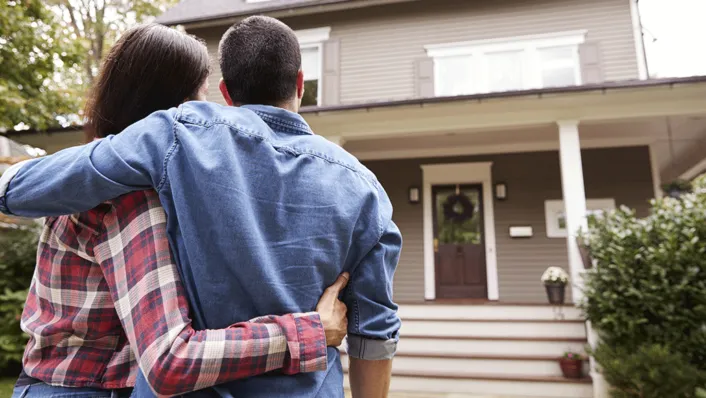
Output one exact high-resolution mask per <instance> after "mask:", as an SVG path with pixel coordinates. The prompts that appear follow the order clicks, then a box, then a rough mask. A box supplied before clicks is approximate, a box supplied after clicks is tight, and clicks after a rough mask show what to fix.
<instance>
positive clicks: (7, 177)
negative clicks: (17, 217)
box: [0, 159, 32, 214]
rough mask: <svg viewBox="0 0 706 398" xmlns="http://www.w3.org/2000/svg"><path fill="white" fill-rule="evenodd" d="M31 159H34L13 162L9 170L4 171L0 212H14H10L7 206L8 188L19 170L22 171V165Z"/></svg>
mask: <svg viewBox="0 0 706 398" xmlns="http://www.w3.org/2000/svg"><path fill="white" fill-rule="evenodd" d="M30 160H32V159H27V160H23V161H21V162H19V163H15V164H13V165H12V166H10V167H9V168H8V169H7V170H5V172H4V173H2V176H0V212H2V213H5V214H12V213H10V209H8V208H7V196H6V194H7V188H8V187H9V186H10V182H11V181H12V179H13V178H14V177H15V175H16V174H17V172H18V171H20V169H21V168H22V166H24V164H25V163H27V162H29V161H30Z"/></svg>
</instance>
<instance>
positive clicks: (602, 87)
mask: <svg viewBox="0 0 706 398" xmlns="http://www.w3.org/2000/svg"><path fill="white" fill-rule="evenodd" d="M694 83H706V75H704V76H690V77H677V78H664V79H646V80H627V81H616V82H607V83H597V84H585V85H581V86H568V87H554V88H540V89H533V90H518V91H505V92H499V93H484V94H472V95H457V96H454V97H429V98H415V99H408V100H395V101H381V102H367V103H362V104H346V105H329V106H308V107H304V108H302V109H301V110H300V111H299V113H301V114H318V113H322V112H335V111H348V110H356V109H366V110H371V109H378V108H389V107H397V106H405V105H419V106H424V105H426V104H440V103H447V102H461V101H483V100H490V99H502V98H516V97H528V96H533V95H534V96H537V97H538V98H541V97H542V96H544V95H550V94H568V93H583V92H591V91H602V92H607V91H612V90H620V89H631V88H645V87H660V86H669V87H670V88H671V87H673V86H675V85H680V84H694Z"/></svg>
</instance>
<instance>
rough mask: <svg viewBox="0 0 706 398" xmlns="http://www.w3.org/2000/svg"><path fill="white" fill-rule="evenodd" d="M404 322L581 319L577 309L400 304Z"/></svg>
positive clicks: (400, 314) (399, 311) (401, 316)
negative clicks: (419, 320)
mask: <svg viewBox="0 0 706 398" xmlns="http://www.w3.org/2000/svg"><path fill="white" fill-rule="evenodd" d="M398 314H399V316H400V318H402V319H403V320H406V319H408V320H413V319H459V320H473V319H498V320H583V317H582V316H581V310H580V309H578V308H576V307H550V306H504V305H401V306H400V308H399V310H398Z"/></svg>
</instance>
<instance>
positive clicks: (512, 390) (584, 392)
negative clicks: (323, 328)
mask: <svg viewBox="0 0 706 398" xmlns="http://www.w3.org/2000/svg"><path fill="white" fill-rule="evenodd" d="M344 386H346V387H347V388H348V386H350V382H349V380H348V374H347V372H346V374H345V376H344ZM390 390H391V391H393V392H395V393H397V394H400V395H401V394H402V393H404V392H413V393H420V392H428V393H435V394H441V393H445V394H447V395H448V394H453V395H451V396H452V397H454V398H471V397H479V396H490V397H492V398H499V397H506V398H511V397H517V398H519V397H522V398H529V397H532V398H540V397H541V398H590V397H593V387H592V385H591V380H590V379H580V380H569V379H564V378H562V377H528V376H503V377H500V376H498V377H490V376H486V375H468V374H453V373H440V372H435V371H434V372H431V371H427V372H403V371H393V376H392V380H391V382H390ZM402 396H403V395H402ZM490 397H488V398H490Z"/></svg>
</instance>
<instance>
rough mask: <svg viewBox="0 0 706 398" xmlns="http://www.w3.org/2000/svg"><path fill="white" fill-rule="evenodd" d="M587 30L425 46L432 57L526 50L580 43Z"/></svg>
mask: <svg viewBox="0 0 706 398" xmlns="http://www.w3.org/2000/svg"><path fill="white" fill-rule="evenodd" d="M587 32H588V31H587V30H572V31H567V32H553V33H542V34H537V35H525V36H514V37H503V38H496V39H486V40H472V41H462V42H453V43H443V44H430V45H426V46H424V50H426V52H427V55H428V56H430V57H449V56H455V55H472V54H473V53H474V52H487V51H492V52H496V51H498V52H499V51H512V50H524V49H525V48H527V47H558V46H570V45H579V44H582V43H583V42H584V41H585V40H586V33H587Z"/></svg>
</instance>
